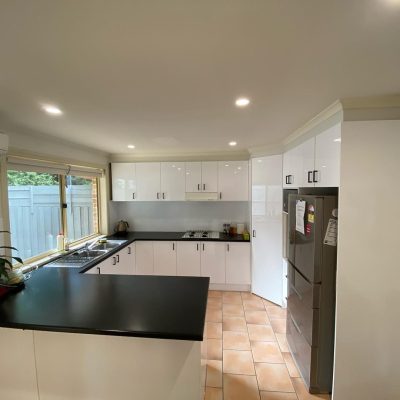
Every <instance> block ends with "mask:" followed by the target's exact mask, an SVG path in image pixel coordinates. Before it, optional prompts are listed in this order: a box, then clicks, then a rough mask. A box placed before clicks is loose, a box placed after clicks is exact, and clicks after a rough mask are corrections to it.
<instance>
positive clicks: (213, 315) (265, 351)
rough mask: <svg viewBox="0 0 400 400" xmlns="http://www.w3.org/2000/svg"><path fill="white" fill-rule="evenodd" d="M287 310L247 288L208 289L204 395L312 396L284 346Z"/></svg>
mask: <svg viewBox="0 0 400 400" xmlns="http://www.w3.org/2000/svg"><path fill="white" fill-rule="evenodd" d="M285 321H286V310H284V309H282V308H281V307H278V306H276V305H274V304H272V303H270V302H268V301H267V300H264V299H261V298H260V297H257V296H255V295H253V294H251V293H244V292H242V293H240V292H219V291H210V292H209V296H208V304H207V315H206V327H205V332H204V341H203V343H202V359H203V363H205V364H206V365H207V368H206V377H205V379H206V392H205V400H315V399H329V396H328V395H311V394H309V393H308V392H307V390H306V388H305V386H304V384H303V381H302V380H301V378H300V376H299V373H298V371H297V368H296V366H295V364H294V362H293V359H292V356H291V355H290V353H289V349H288V347H287V343H286V338H285V330H286V322H285Z"/></svg>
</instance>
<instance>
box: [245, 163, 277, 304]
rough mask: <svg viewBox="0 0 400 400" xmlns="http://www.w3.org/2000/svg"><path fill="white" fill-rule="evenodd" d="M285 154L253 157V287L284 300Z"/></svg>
mask: <svg viewBox="0 0 400 400" xmlns="http://www.w3.org/2000/svg"><path fill="white" fill-rule="evenodd" d="M281 176H282V156H281V155H275V156H268V157H261V158H254V159H252V236H253V237H252V291H253V292H254V293H255V294H257V295H259V296H261V297H263V298H265V299H267V300H270V301H272V302H273V303H276V304H279V305H281V304H282V284H283V283H282V180H281Z"/></svg>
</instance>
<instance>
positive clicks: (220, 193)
mask: <svg viewBox="0 0 400 400" xmlns="http://www.w3.org/2000/svg"><path fill="white" fill-rule="evenodd" d="M219 199H220V200H221V199H222V192H219Z"/></svg>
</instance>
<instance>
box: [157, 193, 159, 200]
mask: <svg viewBox="0 0 400 400" xmlns="http://www.w3.org/2000/svg"><path fill="white" fill-rule="evenodd" d="M157 200H160V193H158V192H157Z"/></svg>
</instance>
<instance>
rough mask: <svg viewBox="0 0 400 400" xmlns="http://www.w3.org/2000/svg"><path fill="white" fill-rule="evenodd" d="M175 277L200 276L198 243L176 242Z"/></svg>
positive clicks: (199, 246)
mask: <svg viewBox="0 0 400 400" xmlns="http://www.w3.org/2000/svg"><path fill="white" fill-rule="evenodd" d="M177 246H178V251H177V271H176V272H177V275H178V276H200V274H201V266H200V248H201V243H200V242H178V243H177Z"/></svg>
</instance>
